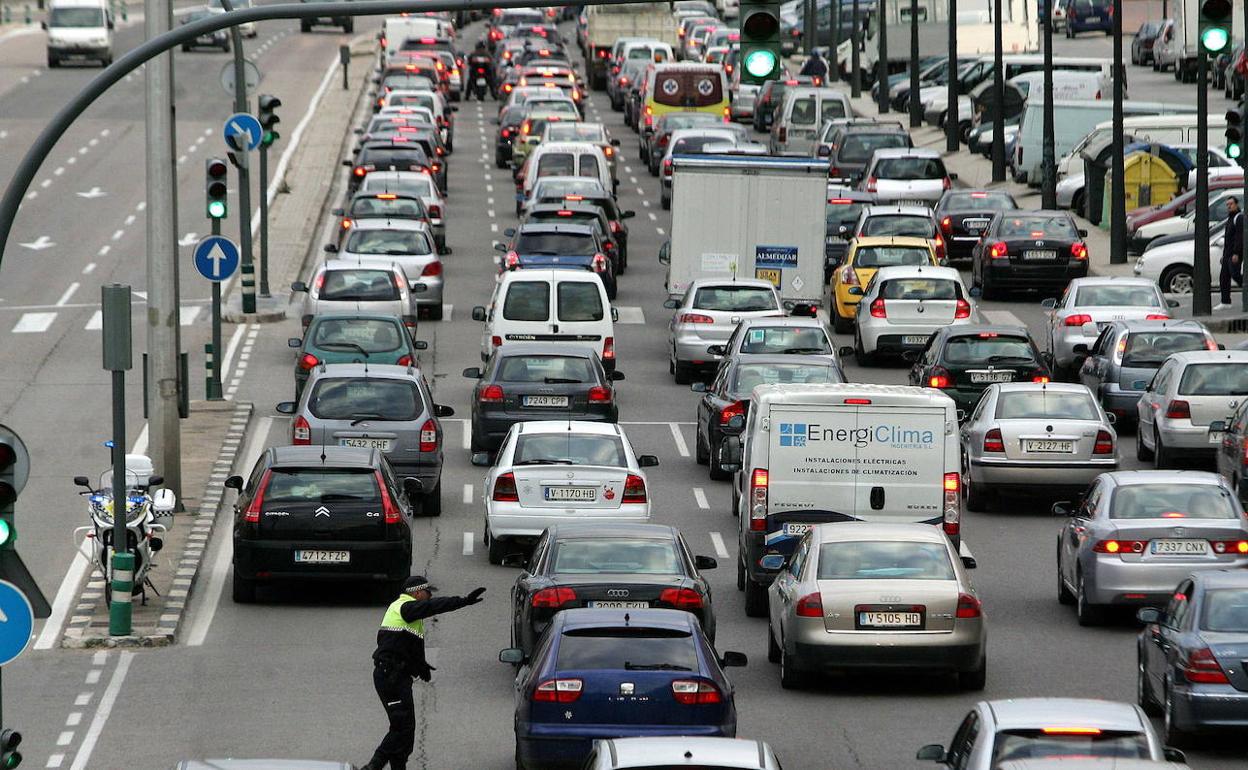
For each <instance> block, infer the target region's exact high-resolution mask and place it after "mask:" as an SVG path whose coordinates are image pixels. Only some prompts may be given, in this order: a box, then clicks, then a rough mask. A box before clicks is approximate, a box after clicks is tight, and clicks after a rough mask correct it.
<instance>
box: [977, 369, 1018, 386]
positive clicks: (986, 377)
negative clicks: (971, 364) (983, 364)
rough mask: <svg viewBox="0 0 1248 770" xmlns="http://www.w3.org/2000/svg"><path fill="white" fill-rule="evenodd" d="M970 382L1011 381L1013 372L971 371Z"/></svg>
mask: <svg viewBox="0 0 1248 770" xmlns="http://www.w3.org/2000/svg"><path fill="white" fill-rule="evenodd" d="M970 374H971V382H972V383H975V384H977V385H978V384H981V383H985V382H1013V381H1014V372H971V373H970Z"/></svg>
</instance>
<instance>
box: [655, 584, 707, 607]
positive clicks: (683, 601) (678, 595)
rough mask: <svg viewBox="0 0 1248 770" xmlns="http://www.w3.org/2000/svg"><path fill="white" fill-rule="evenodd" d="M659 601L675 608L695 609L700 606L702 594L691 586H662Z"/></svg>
mask: <svg viewBox="0 0 1248 770" xmlns="http://www.w3.org/2000/svg"><path fill="white" fill-rule="evenodd" d="M659 603H660V604H667V605H670V606H671V607H672V608H673V609H677V610H697V609H701V608H702V595H701V594H699V593H698V592H697V591H695V590H693V589H692V588H664V589H663V590H662V591H661V592H660V593H659Z"/></svg>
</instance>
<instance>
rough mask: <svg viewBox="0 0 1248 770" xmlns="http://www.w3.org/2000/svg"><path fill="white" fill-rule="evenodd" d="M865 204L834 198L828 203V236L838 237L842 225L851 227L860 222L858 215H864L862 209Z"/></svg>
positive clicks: (826, 211) (826, 210) (825, 210)
mask: <svg viewBox="0 0 1248 770" xmlns="http://www.w3.org/2000/svg"><path fill="white" fill-rule="evenodd" d="M865 205H866V204H865V203H859V202H858V201H853V200H850V199H848V198H844V199H838V198H833V199H832V200H831V201H829V202H828V205H827V208H825V209H824V212H825V215H826V217H827V234H828V235H838V234H839V230H840V227H841V225H845V226H851V225H853V223H854V222H857V221H858V215H859V214H861V213H862V207H863V206H865Z"/></svg>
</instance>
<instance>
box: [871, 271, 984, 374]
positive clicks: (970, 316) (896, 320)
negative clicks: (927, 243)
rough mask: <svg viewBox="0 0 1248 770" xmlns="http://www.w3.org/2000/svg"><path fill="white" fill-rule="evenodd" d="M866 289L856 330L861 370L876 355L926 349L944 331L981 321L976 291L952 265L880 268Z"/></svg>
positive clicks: (900, 353)
mask: <svg viewBox="0 0 1248 770" xmlns="http://www.w3.org/2000/svg"><path fill="white" fill-rule="evenodd" d="M854 291H855V288H851V289H850V293H853V292H854ZM861 291H863V292H864V294H863V297H862V301H861V302H859V303H858V323H857V325H856V327H855V330H854V356H855V358H856V359H857V361H858V365H859V366H869V365H871V364H872V363H874V361H875V358H876V357H877V355H885V354H893V355H902V354H904V353H905V352H906V351H907V350H922V349H923V348H924V347H926V346H927V339H928V338H929V337H931V336H932V333H933V332H935V331H936V330H937V329H939V328H941V327H944V326H955V325H960V324H970V323H978V322H979V321H980V319H979V313H978V311H976V310H975V308H974V307H973V306H972V304H971V293H970V292H969V291H967V289H966V286H965V285H964V284H963V283H962V277H961V275H959V273H958V271H957V270H955V269H954V268H952V267H932V266H930V265H922V266H909V265H901V266H896V267H881V268H880V269H879V270H878V271H876V273H875V275H874V276H872V277H871V281H870V282H869V283H868V284H867V288H866V289H864V290H861Z"/></svg>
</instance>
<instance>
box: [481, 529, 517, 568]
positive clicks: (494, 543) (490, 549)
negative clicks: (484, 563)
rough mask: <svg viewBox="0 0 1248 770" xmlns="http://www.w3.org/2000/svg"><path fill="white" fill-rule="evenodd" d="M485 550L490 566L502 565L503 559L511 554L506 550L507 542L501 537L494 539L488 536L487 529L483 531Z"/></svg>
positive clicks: (488, 531)
mask: <svg viewBox="0 0 1248 770" xmlns="http://www.w3.org/2000/svg"><path fill="white" fill-rule="evenodd" d="M485 540H486V543H487V545H486V550H487V553H488V555H489V559H490V564H502V563H503V557H504V556H506V555H507V554H509V553H511V551H510V550H508V548H507V541H506V540H504V539H503V538H501V537H494V536H493V535H491V534H490V530H489V528H486V530H485Z"/></svg>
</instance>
